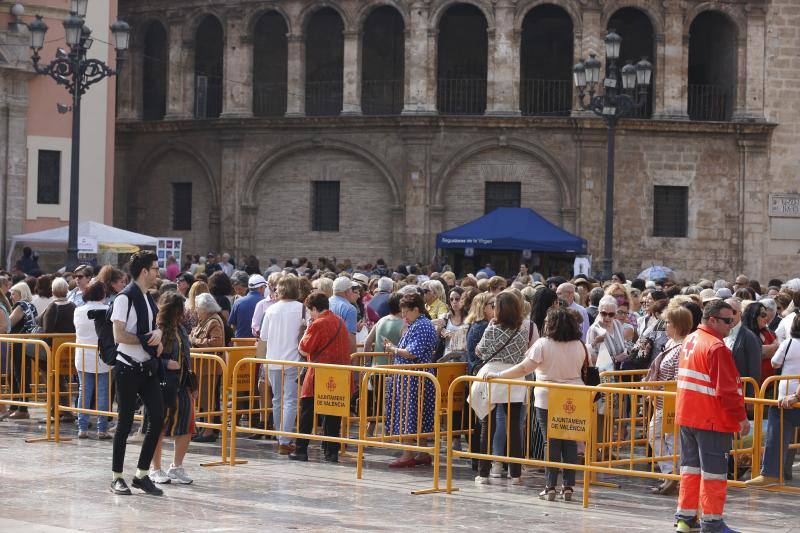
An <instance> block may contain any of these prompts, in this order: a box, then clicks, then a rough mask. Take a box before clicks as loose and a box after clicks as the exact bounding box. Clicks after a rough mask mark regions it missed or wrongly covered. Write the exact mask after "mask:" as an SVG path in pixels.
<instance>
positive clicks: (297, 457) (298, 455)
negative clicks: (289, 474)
mask: <svg viewBox="0 0 800 533" xmlns="http://www.w3.org/2000/svg"><path fill="white" fill-rule="evenodd" d="M289 459H291V460H292V461H308V454H307V453H302V452H296V451H295V452H292V453H290V454H289Z"/></svg>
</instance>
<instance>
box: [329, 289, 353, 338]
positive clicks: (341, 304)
mask: <svg viewBox="0 0 800 533" xmlns="http://www.w3.org/2000/svg"><path fill="white" fill-rule="evenodd" d="M354 285H358V282H357V281H353V280H351V279H350V278H348V277H347V276H339V277H338V278H336V279H335V280H334V281H333V296H331V297H330V298H328V305H329V307H330V310H331V312H332V313H333V314H335V315H336V316H338V317H339V318H341V319H342V320H344V325H345V326H346V327H347V333H348V334H349V335H350V353H354V352H355V350H356V331H357V329H356V328H357V327H358V311H357V310H356V306H354V305H353V304H352V300H353V286H354Z"/></svg>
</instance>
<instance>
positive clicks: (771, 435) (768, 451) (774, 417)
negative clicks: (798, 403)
mask: <svg viewBox="0 0 800 533" xmlns="http://www.w3.org/2000/svg"><path fill="white" fill-rule="evenodd" d="M781 411H783V435H781ZM797 426H800V410H798V409H780V408H778V407H770V408H769V414H768V415H767V445H766V446H765V447H764V459H763V461H762V465H761V475H762V476H767V477H775V478H776V477H780V469H781V468H780V466H781V461H782V460H783V458H785V457H786V452H787V451H788V450H789V444H790V443H791V442H792V437H793V436H794V430H795V428H796V427H797ZM781 452H783V453H781ZM791 467H792V465H788V466H784V469H783V471H784V473H785V472H786V468H791Z"/></svg>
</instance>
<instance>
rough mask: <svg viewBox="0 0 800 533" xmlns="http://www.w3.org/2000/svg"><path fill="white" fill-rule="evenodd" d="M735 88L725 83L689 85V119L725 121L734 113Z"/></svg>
mask: <svg viewBox="0 0 800 533" xmlns="http://www.w3.org/2000/svg"><path fill="white" fill-rule="evenodd" d="M734 95H735V90H734V88H733V87H732V86H725V85H689V95H688V96H689V119H690V120H703V121H717V122H725V121H728V120H730V119H731V116H732V115H733V101H734Z"/></svg>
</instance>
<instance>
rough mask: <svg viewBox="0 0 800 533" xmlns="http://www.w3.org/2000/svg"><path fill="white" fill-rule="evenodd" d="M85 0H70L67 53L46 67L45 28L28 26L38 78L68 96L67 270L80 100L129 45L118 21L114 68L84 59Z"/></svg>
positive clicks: (72, 259) (87, 32)
mask: <svg viewBox="0 0 800 533" xmlns="http://www.w3.org/2000/svg"><path fill="white" fill-rule="evenodd" d="M88 6H89V0H70V14H69V15H67V17H66V18H65V19H64V21H63V25H64V35H65V38H64V40H65V41H66V43H67V46H68V47H69V53H65V52H64V51H62V50H59V52H58V53H57V54H56V58H55V59H53V60H52V61H51V62H50V63H49V64H48V65H45V66H41V65H40V64H39V62H40V60H41V57H40V56H39V52H40V51H41V50H42V48H43V47H44V38H45V35H46V34H47V29H48V28H47V24H45V23H44V21H43V20H42V17H41V15H36V18H35V20H34V21H33V22H31V23H30V24H28V30H29V32H30V35H31V51H32V52H33V54H32V56H31V60H32V61H33V68H34V70H36V72H37V73H38V74H42V75H45V76H50V77H51V78H53V79H54V80H55V81H56V83H58V84H59V85H63V86H64V87H65V88H66V89H67V92H68V93H69V94H70V95H71V96H72V160H71V169H70V187H69V241H68V243H67V269H68V270H72V269H74V268H75V267H76V266H78V191H79V185H80V143H81V97H82V96H83V95H84V94H85V93H86V91H87V90H88V89H89V87H90V86H92V85H94V84H95V83H98V82H99V81H101V80H103V79H105V78H108V77H110V76H116V75H118V74H119V73H120V71H121V70H122V65H123V63H124V61H125V50H127V49H128V43H129V42H130V33H131V28H130V26H129V25H128V24H127V23H125V22H124V21H121V20H118V21H116V22H115V23H114V24H113V25H112V26H111V28H110V29H111V34H112V35H113V38H114V43H113V44H114V48H115V49H116V51H117V65H116V68H113V69H112V68H111V67H109V66H108V65H107V64H106V63H104V62H103V61H101V60H99V59H94V58H87V57H86V52H87V51H88V50H89V48H91V46H92V43H93V42H94V40H93V39H92V30H91V29H89V27H88V26H86V20H85V17H86V11H87V9H88Z"/></svg>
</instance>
